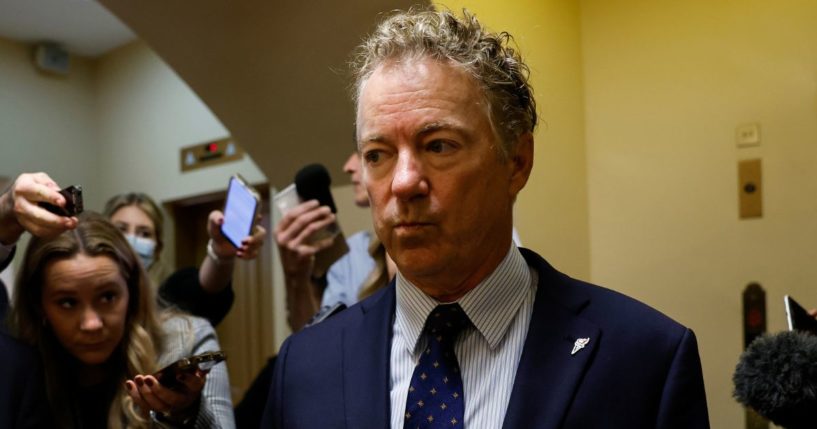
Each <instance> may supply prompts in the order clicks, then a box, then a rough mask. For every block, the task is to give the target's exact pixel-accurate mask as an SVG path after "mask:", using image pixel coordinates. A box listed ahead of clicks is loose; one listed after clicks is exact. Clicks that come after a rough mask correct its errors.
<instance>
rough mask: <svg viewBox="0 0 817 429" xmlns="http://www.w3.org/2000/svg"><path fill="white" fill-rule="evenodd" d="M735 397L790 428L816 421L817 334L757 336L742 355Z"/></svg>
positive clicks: (797, 428)
mask: <svg viewBox="0 0 817 429" xmlns="http://www.w3.org/2000/svg"><path fill="white" fill-rule="evenodd" d="M732 381H733V382H734V383H735V392H734V396H735V399H737V400H738V402H740V403H742V404H743V405H746V406H748V407H750V408H753V409H754V410H755V411H757V412H758V414H760V415H761V416H763V417H766V418H767V419H769V420H771V421H772V422H774V423H775V424H777V425H780V426H783V427H785V428H789V429H799V428H813V427H815V424H817V336H814V335H811V334H807V333H804V332H798V331H791V332H781V333H778V334H775V335H767V336H762V337H758V338H757V339H756V340H754V341H753V342H752V344H750V345H749V347H747V348H746V351H744V352H743V354H742V355H741V356H740V360H739V361H738V365H737V367H736V368H735V374H734V376H733V377H732Z"/></svg>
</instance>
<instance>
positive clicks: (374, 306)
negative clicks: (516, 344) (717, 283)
mask: <svg viewBox="0 0 817 429" xmlns="http://www.w3.org/2000/svg"><path fill="white" fill-rule="evenodd" d="M522 252H523V255H524V256H525V259H526V260H527V262H528V265H529V266H531V267H533V268H534V269H535V270H536V271H537V272H538V275H539V284H538V290H537V292H536V301H535V303H534V308H533V314H532V315H531V321H530V328H529V330H528V336H527V338H526V340H525V346H524V349H523V352H522V357H521V359H520V362H519V367H518V369H517V373H516V379H515V382H514V387H513V392H512V394H511V399H510V403H509V406H508V410H507V413H506V415H505V422H504V425H503V428H506V429H511V428H525V429H528V428H540V429H546V428H547V429H555V428H605V429H610V428H627V429H634V428H661V429H666V428H679V429H681V428H683V429H694V428H708V427H709V420H708V415H707V408H706V398H705V394H704V385H703V376H702V373H701V363H700V358H699V356H698V348H697V343H696V341H695V335H694V334H693V333H692V331H690V330H689V329H687V328H685V327H683V326H681V325H680V324H678V323H676V322H674V321H673V320H671V319H669V318H668V317H666V316H664V315H663V314H661V313H659V312H658V311H656V310H654V309H652V308H650V307H648V306H646V305H644V304H642V303H640V302H638V301H636V300H634V299H632V298H628V297H626V296H624V295H622V294H620V293H617V292H614V291H611V290H608V289H604V288H602V287H599V286H594V285H591V284H588V283H584V282H581V281H578V280H575V279H572V278H570V277H568V276H566V275H564V274H562V273H560V272H558V271H556V270H555V269H554V268H553V267H551V266H550V265H549V264H548V263H547V262H546V261H545V260H544V259H542V258H541V257H539V256H538V255H537V254H535V253H533V252H531V251H528V250H525V249H522ZM394 311H395V288H394V284H393V283H392V284H391V285H389V287H387V288H385V289H384V290H382V291H380V292H378V293H377V294H375V295H373V296H372V297H370V298H369V299H366V300H364V301H362V302H361V303H359V304H358V305H355V306H353V307H351V308H349V309H347V310H346V311H343V312H341V313H340V314H338V315H337V316H334V317H333V318H331V319H329V320H327V321H325V322H322V323H320V324H318V325H315V326H313V327H310V328H307V329H304V330H303V331H301V332H299V333H298V334H296V335H293V336H291V337H290V338H289V339H287V341H286V342H285V343H284V345H283V346H282V348H281V351H280V353H279V355H278V361H277V363H276V369H275V377H274V381H273V384H272V386H271V391H270V398H269V401H268V403H267V407H266V410H265V413H264V420H263V424H262V427H264V428H267V427H276V428H287V429H291V428H292V429H301V428H314V429H318V428H320V429H328V428H349V429H358V428H388V427H389V415H390V409H391V408H390V404H389V401H390V399H389V361H390V359H389V358H390V350H391V339H392V323H393V318H394ZM587 337H589V338H590V342H589V344H588V345H587V346H586V347H585V348H584V349H583V350H581V351H580V352H578V353H576V354H575V355H571V351H572V349H573V344H574V342H575V340H576V339H577V338H587ZM466 401H467V399H466ZM472 429H482V428H475V427H472Z"/></svg>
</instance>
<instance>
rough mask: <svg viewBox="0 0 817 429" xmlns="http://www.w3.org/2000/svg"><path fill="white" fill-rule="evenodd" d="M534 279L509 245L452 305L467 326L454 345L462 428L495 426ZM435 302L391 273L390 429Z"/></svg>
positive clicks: (398, 417) (399, 418) (523, 333)
mask: <svg viewBox="0 0 817 429" xmlns="http://www.w3.org/2000/svg"><path fill="white" fill-rule="evenodd" d="M537 279H538V276H537V274H536V272H535V271H534V270H533V269H531V268H530V267H529V266H528V264H527V263H526V262H525V258H524V257H523V256H522V253H521V252H519V249H518V248H517V247H516V246H515V245H512V246H511V248H510V249H509V251H508V254H507V255H506V256H505V259H503V260H502V262H501V263H500V264H499V266H498V267H497V268H496V270H494V272H493V273H491V275H489V276H488V277H487V278H486V279H485V280H483V281H482V282H481V283H480V284H479V285H477V286H476V287H475V288H474V289H472V290H471V291H469V292H468V293H466V294H465V295H464V296H463V297H462V298H460V299H459V300H458V301H457V302H458V303H459V304H460V307H462V309H463V311H465V314H467V315H468V318H469V319H470V320H471V322H472V323H473V326H471V327H469V328H466V329H465V330H464V331H463V332H462V334H460V336H459V338H457V341H456V342H455V343H454V353H456V355H457V360H458V362H459V364H460V369H461V373H462V381H463V391H464V395H463V397H464V398H465V416H464V417H465V422H464V426H465V427H466V428H500V427H502V422H503V421H504V420H505V413H506V411H507V409H508V403H509V401H510V398H511V391H512V390H513V382H514V379H515V377H516V369H517V367H518V366H519V359H520V357H521V356H522V349H523V347H524V345H525V338H526V337H527V334H528V325H529V324H530V317H531V313H532V312H533V301H534V298H535V296H536V282H537ZM437 304H439V303H438V302H437V301H436V300H435V299H433V298H431V297H429V296H428V295H426V294H424V293H423V292H422V291H420V289H417V287H416V286H414V285H412V284H411V283H410V282H409V281H408V280H406V279H405V278H404V277H403V276H402V275H401V274H400V273H398V274H397V304H396V306H397V308H396V312H395V317H394V337H393V338H392V344H391V367H390V371H391V372H390V385H389V386H390V389H391V394H390V396H391V428H392V429H402V428H403V422H404V421H405V417H404V414H405V409H406V397H407V396H408V388H409V383H410V382H411V375H412V373H413V372H414V367H415V366H416V365H417V360H418V358H419V354H420V351H421V350H423V349H424V348H425V337H423V336H422V335H421V334H422V330H423V325H425V321H426V318H427V317H428V315H429V314H430V313H431V311H432V310H434V307H436V306H437Z"/></svg>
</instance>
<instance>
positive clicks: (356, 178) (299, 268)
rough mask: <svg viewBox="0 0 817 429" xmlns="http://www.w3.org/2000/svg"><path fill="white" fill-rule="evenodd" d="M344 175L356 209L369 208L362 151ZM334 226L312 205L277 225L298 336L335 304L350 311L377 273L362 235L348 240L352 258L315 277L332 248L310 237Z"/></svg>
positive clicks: (291, 317)
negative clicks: (319, 259) (318, 259)
mask: <svg viewBox="0 0 817 429" xmlns="http://www.w3.org/2000/svg"><path fill="white" fill-rule="evenodd" d="M343 171H344V172H346V174H348V175H349V176H350V179H351V180H352V186H353V197H354V202H355V205H357V206H358V207H369V196H368V195H367V194H366V188H364V187H363V184H362V177H361V174H360V157H359V155H358V153H357V151H355V152H353V153H352V154H351V155H349V158H348V159H347V160H346V163H345V164H344V165H343ZM335 221H336V217H335V215H334V214H333V213H332V212H331V210H329V207H326V206H320V205H319V204H318V202H317V201H315V200H311V201H305V202H303V203H301V204H299V205H297V206H295V207H294V208H293V209H292V210H290V211H288V212H287V213H286V214H285V215H284V217H283V218H281V221H280V222H278V224H277V225H275V242H276V243H278V250H279V253H280V255H281V265H282V266H283V268H284V280H285V284H286V289H287V307H288V310H289V315H288V316H289V317H288V321H289V325H290V328H291V329H292V331H293V332H294V331H298V330H300V329H301V328H302V327H303V326H304V325H306V324H307V323H308V322H309V320H310V319H312V317H313V316H315V314H316V313H317V312H318V310H320V309H321V308H324V309H326V308H329V307H331V306H333V305H334V304H336V303H342V304H344V305H346V306H351V305H352V304H354V303H356V302H357V301H358V299H359V296H358V295H359V293H360V291H361V289H362V287H363V283H364V282H365V281H366V279H367V278H368V277H369V275H370V274H371V273H372V271H373V270H374V269H375V265H376V263H375V260H374V259H373V258H372V255H371V254H370V253H369V246H370V243H371V242H372V238H373V237H372V233H371V232H369V231H359V232H356V233H354V234H352V235H351V236H349V237H348V238H347V239H346V244H347V245H348V246H349V252H348V253H347V254H346V255H344V256H343V257H341V258H340V259H338V260H337V261H336V262H335V263H334V264H332V266H331V267H329V270H328V271H327V273H326V275H325V276H323V277H315V276H313V275H312V264H313V262H314V256H315V254H316V253H318V252H320V251H321V250H323V249H325V248H327V247H329V246H330V245H331V242H327V241H321V242H312V241H310V240H309V238H310V235H311V234H312V233H313V232H315V231H318V230H320V229H322V228H324V227H326V226H328V225H330V224H332V223H333V222H335ZM383 255H384V256H385V252H384V253H383Z"/></svg>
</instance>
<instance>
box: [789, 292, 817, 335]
mask: <svg viewBox="0 0 817 429" xmlns="http://www.w3.org/2000/svg"><path fill="white" fill-rule="evenodd" d="M783 302H785V304H786V320H788V322H789V331H804V332H809V333H812V334H815V335H817V319H815V318H814V317H812V316H811V315H810V314H808V311H806V309H804V308H803V307H802V306H801V305H800V304H798V303H797V301H795V300H794V299H792V297H791V296H789V295H786V296H784V297H783Z"/></svg>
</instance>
